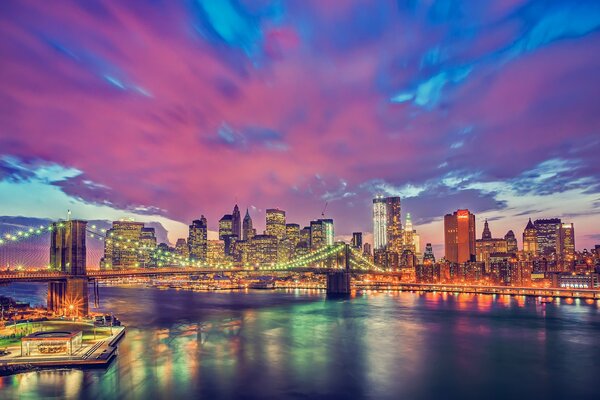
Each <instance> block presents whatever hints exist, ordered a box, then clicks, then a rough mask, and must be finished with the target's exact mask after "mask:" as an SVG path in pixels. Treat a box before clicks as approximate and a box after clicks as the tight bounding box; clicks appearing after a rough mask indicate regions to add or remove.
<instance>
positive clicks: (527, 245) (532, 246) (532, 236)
mask: <svg viewBox="0 0 600 400" xmlns="http://www.w3.org/2000/svg"><path fill="white" fill-rule="evenodd" d="M523 252H524V253H526V254H529V255H530V256H535V255H537V253H538V241H537V228H536V227H535V225H534V224H533V223H532V222H531V218H529V222H528V223H527V226H526V227H525V230H524V231H523Z"/></svg>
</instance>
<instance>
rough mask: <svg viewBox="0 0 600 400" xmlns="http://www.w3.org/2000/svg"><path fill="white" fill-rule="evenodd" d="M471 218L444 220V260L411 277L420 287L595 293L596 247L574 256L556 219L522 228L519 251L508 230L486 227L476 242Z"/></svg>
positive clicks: (599, 256) (565, 228)
mask: <svg viewBox="0 0 600 400" xmlns="http://www.w3.org/2000/svg"><path fill="white" fill-rule="evenodd" d="M475 232H476V227H475V215H473V214H472V213H471V212H470V211H469V210H457V211H456V212H454V213H453V214H447V215H446V216H445V217H444V245H445V257H444V259H443V260H441V261H439V262H435V258H433V256H432V255H431V256H427V257H424V262H423V264H422V265H419V266H418V267H417V269H416V271H415V275H416V276H415V279H416V281H418V282H459V283H476V284H486V285H503V286H540V287H561V288H581V289H585V288H595V287H598V272H600V270H599V267H598V266H599V265H600V264H599V260H600V246H596V248H595V249H594V250H592V251H589V252H588V251H587V250H584V251H583V252H576V251H575V232H574V226H573V224H572V223H563V222H562V221H561V220H560V219H559V218H552V219H538V220H535V221H533V222H532V221H531V219H529V222H528V223H527V225H526V226H525V229H524V230H523V235H522V240H523V241H522V243H523V244H522V249H521V250H519V247H518V242H517V238H516V236H515V234H514V232H513V231H512V230H509V231H508V232H507V233H506V234H505V235H504V236H503V237H499V238H495V237H493V235H492V232H491V230H490V226H489V223H488V221H487V220H486V221H485V222H484V226H483V231H482V234H481V239H476V238H475Z"/></svg>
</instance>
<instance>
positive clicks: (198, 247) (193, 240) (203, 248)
mask: <svg viewBox="0 0 600 400" xmlns="http://www.w3.org/2000/svg"><path fill="white" fill-rule="evenodd" d="M189 228H190V229H189V235H188V241H187V243H188V249H189V250H188V252H189V257H190V259H191V260H193V261H207V253H208V242H207V238H208V226H207V224H206V218H205V217H204V215H202V216H201V217H200V219H197V220H194V221H192V224H191V225H190V227H189Z"/></svg>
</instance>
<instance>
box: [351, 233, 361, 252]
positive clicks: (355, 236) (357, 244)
mask: <svg viewBox="0 0 600 400" xmlns="http://www.w3.org/2000/svg"><path fill="white" fill-rule="evenodd" d="M352 247H354V248H355V249H358V250H362V247H363V241H362V232H353V233H352Z"/></svg>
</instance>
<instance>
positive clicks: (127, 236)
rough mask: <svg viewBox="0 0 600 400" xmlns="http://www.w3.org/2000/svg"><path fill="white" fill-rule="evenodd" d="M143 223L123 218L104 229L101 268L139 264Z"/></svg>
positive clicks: (129, 266) (128, 266)
mask: <svg viewBox="0 0 600 400" xmlns="http://www.w3.org/2000/svg"><path fill="white" fill-rule="evenodd" d="M143 228H144V224H143V223H141V222H135V221H133V220H128V219H123V220H120V221H114V222H113V223H112V228H110V229H109V230H107V231H106V240H105V241H104V257H103V258H102V260H101V266H102V267H103V268H135V267H139V266H140V259H139V252H138V250H139V247H141V245H140V238H141V236H142V229H143Z"/></svg>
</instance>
